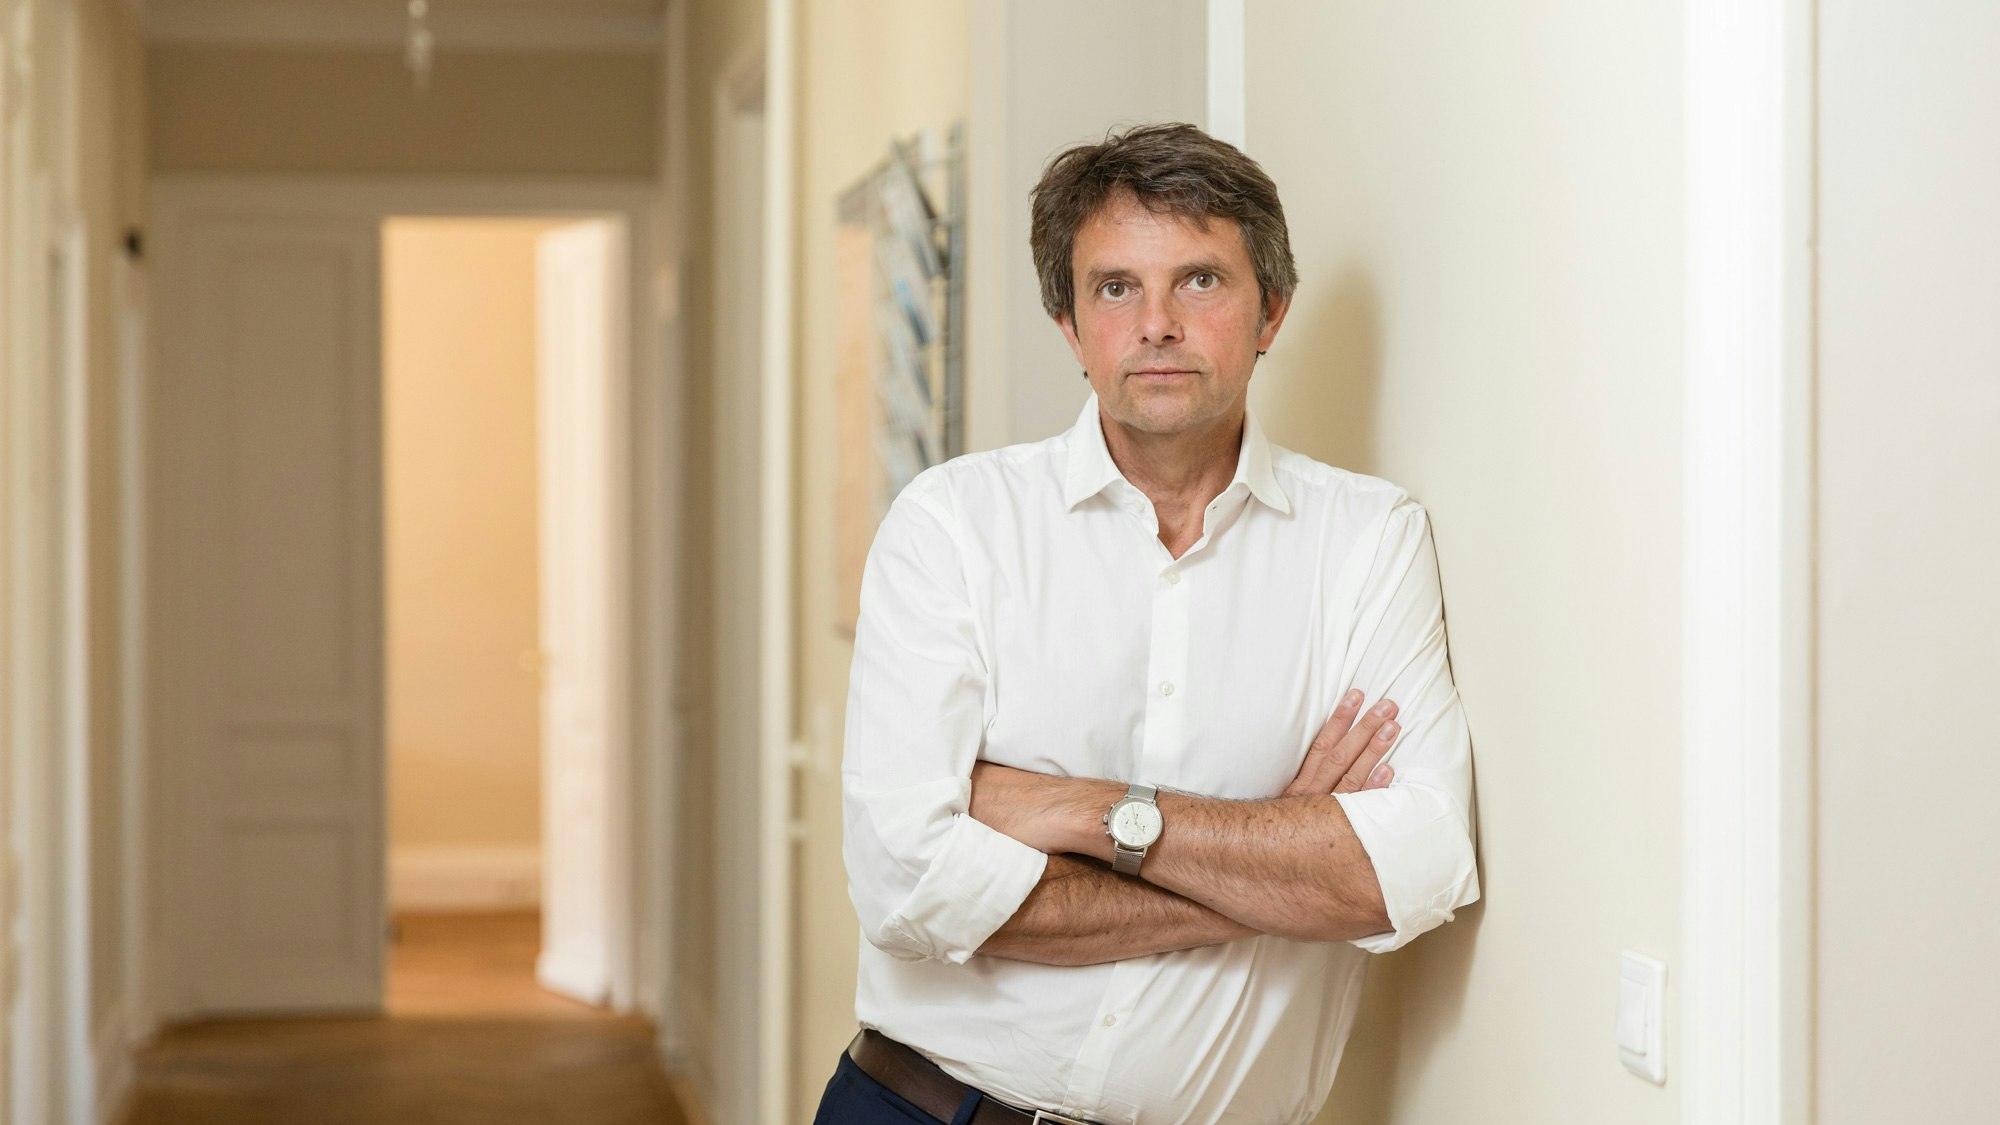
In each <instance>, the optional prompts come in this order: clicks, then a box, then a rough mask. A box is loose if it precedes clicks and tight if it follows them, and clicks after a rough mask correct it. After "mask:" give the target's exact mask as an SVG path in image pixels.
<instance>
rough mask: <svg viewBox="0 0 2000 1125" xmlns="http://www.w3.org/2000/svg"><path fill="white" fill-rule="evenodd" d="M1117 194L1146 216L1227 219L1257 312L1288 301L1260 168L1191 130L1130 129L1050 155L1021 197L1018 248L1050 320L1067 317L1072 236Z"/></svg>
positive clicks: (1283, 255) (1271, 203) (1288, 271)
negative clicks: (1024, 211) (1022, 241)
mask: <svg viewBox="0 0 2000 1125" xmlns="http://www.w3.org/2000/svg"><path fill="white" fill-rule="evenodd" d="M1125 191H1129V192H1131V193H1132V194H1133V195H1135V196H1137V197H1138V199H1139V202H1140V203H1141V204H1143V205H1144V206H1145V207H1147V208H1148V209H1149V210H1152V211H1156V212H1164V213H1167V214H1172V215H1179V216H1182V217H1183V218H1187V219H1192V220H1194V221H1196V222H1203V223H1205V222H1207V221H1208V220H1209V219H1211V218H1224V219H1234V220H1235V221H1236V223H1237V226H1238V228H1239V229H1240V230H1241V231H1242V232H1243V246H1244V249H1246V250H1248V251H1249V252H1250V261H1251V264H1252V265H1253V266H1255V267H1256V271H1257V290H1258V294H1259V296H1260V297H1261V298H1262V300H1261V301H1260V302H1259V315H1260V316H1261V315H1262V313H1263V311H1264V310H1267V309H1269V307H1270V302H1271V298H1272V297H1274V296H1275V297H1280V298H1283V297H1290V296H1291V295H1292V290H1294V289H1296V288H1297V287H1298V284H1299V270H1298V265H1297V263H1296V262H1294V261H1293V259H1292V243H1291V238H1290V236H1289V235H1288V234H1287V233H1286V231H1285V209H1284V207H1283V206H1282V205H1280V204H1279V202H1278V188H1277V185H1276V184H1273V183H1272V182H1271V177H1269V176H1267V175H1265V174H1264V169H1262V168H1260V167H1258V166H1257V162H1256V161H1254V160H1252V159H1250V158H1249V157H1247V156H1245V155H1243V152H1242V150H1241V149H1238V148H1237V147H1236V146H1235V145H1232V144H1230V143H1229V142H1227V141H1218V140H1216V139H1215V138H1214V137H1211V136H1209V135H1208V134H1207V133H1204V132H1202V131H1201V130H1200V129H1197V128H1195V127H1194V126H1192V125H1185V124H1167V125H1139V126H1135V127H1133V128H1131V129H1128V130H1126V131H1125V132H1124V133H1115V132H1113V133H1106V134H1105V135H1104V141H1103V143H1101V144H1092V145H1078V146H1076V147H1075V148H1071V149H1066V150H1064V151H1062V152H1060V153H1057V154H1056V156H1055V158H1054V159H1053V160H1050V161H1049V163H1048V167H1046V168H1044V169H1043V170H1042V179H1041V182H1040V183H1038V184H1036V185H1035V190H1034V192H1033V193H1032V194H1031V195H1030V197H1029V198H1030V200H1031V208H1032V211H1033V225H1032V226H1031V227H1030V228H1029V232H1028V247H1029V249H1030V250H1031V251H1033V253H1034V256H1035V272H1036V273H1037V274H1039V275H1040V277H1041V282H1042V307H1043V308H1044V309H1046V310H1048V314H1049V315H1050V316H1051V317H1061V316H1063V315H1064V314H1065V313H1067V314H1069V315H1070V316H1072V317H1074V316H1075V314H1076V292H1075V283H1074V281H1073V279H1072V278H1071V276H1070V274H1071V264H1072V259H1073V257H1074V255H1075V251H1076V233H1077V231H1079V230H1081V229H1083V225H1084V224H1085V223H1087V222H1089V221H1090V219H1091V217H1092V216H1093V215H1096V214H1097V212H1098V211H1099V210H1101V209H1102V208H1103V207H1104V205H1105V204H1106V203H1107V202H1109V201H1110V200H1111V199H1112V198H1113V197H1114V196H1115V195H1117V194H1118V193H1120V192H1125Z"/></svg>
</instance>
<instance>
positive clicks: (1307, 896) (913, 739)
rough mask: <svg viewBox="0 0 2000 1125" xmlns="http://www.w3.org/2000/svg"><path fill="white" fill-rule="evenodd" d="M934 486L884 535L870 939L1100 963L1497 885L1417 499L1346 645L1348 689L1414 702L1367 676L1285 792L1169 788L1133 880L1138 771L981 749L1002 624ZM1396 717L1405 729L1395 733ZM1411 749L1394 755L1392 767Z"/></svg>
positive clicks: (874, 713)
mask: <svg viewBox="0 0 2000 1125" xmlns="http://www.w3.org/2000/svg"><path fill="white" fill-rule="evenodd" d="M922 483H923V478H919V483H916V484H913V485H912V486H911V487H910V488H907V489H905V491H904V493H903V495H902V496H900V497H899V498H898V500H897V502H896V503H895V504H894V505H893V506H892V509H891V511H890V513H889V515H888V517H887V518H885V520H884V521H883V524H882V526H881V529H880V530H879V531H878V533H877V536H876V543H875V546H874V548H873V549H872V550H871V552H870V555H869V561H868V566H867V568H866V570H865V571H864V577H863V584H862V599H861V600H862V612H861V617H860V624H859V628H858V630H857V634H856V641H855V651H854V665H853V670H852V673H851V681H850V691H849V698H848V715H847V738H846V748H845V755H844V760H843V764H842V772H843V785H844V793H845V800H846V810H847V817H846V832H845V833H844V835H843V847H844V850H845V853H846V859H847V868H848V876H849V893H850V896H851V897H852V899H853V902H854V906H855V911H856V914H857V916H858V918H859V919H860V922H861V925H862V932H863V936H864V937H865V938H866V940H867V941H868V942H869V944H870V945H872V946H874V947H875V948H876V949H878V950H881V951H882V952H884V953H887V954H889V955H890V956H892V957H896V958H899V959H905V960H917V959H935V960H940V961H945V962H948V963H953V964H963V963H965V962H966V961H968V960H970V959H971V958H973V957H974V956H982V955H983V956H987V957H993V958H1001V959H1011V960H1017V961H1037V962H1042V963H1046V964H1091V963H1098V962H1103V961H1111V960H1121V959H1126V958H1130V957H1137V956H1143V955H1146V954H1149V953H1156V952H1165V951H1169V950H1177V949H1187V948H1193V947H1196V946H1203V945H1213V944H1216V943H1219V942H1226V941H1232V940H1236V939H1239V938H1246V937H1252V936H1255V935H1258V934H1272V935H1276V936H1280V937H1285V938H1290V939H1294V940H1305V941H1351V942H1353V943H1354V944H1356V945H1358V946H1360V947H1361V948H1364V949H1368V950H1370V951H1375V952H1381V951H1385V950H1388V949H1393V948H1396V947H1398V946H1400V945H1402V944H1404V943H1406V942H1407V941H1409V940H1411V939H1412V938H1414V937H1415V936H1416V935H1417V934H1419V933H1422V932H1423V931H1425V930H1428V929H1430V928H1432V927H1434V926H1436V925H1437V924H1439V923H1440V922H1442V921H1446V920H1449V919H1450V917H1451V916H1452V915H1451V912H1452V910H1453V909H1455V908H1456V907H1458V906H1461V905H1464V904H1466V903H1469V902H1472V901H1474V900H1476V899H1477V898H1478V896H1479V889H1478V880H1477V874H1476V870H1475V865H1474V860H1473V852H1472V844H1471V830H1470V813H1469V806H1470V797H1471V757H1470V738H1469V736H1468V734H1467V733H1466V730H1465V723H1464V716H1463V712H1462V708H1461V707H1460V705H1459V701H1458V697H1457V692H1456V690H1455V688H1454V687H1453V684H1452V680H1451V673H1450V670H1449V665H1448V662H1447V658H1446V654H1445V646H1444V627H1443V605H1442V598H1441V593H1440V591H1439V588H1438V582H1437V571H1436V561H1435V556H1434V554H1433V553H1432V550H1431V545H1430V534H1429V526H1428V522H1427V520H1425V518H1424V515H1423V512H1422V509H1421V508H1418V507H1416V506H1415V505H1413V504H1405V505H1403V506H1401V507H1399V508H1398V509H1397V510H1396V511H1395V512H1393V513H1391V514H1390V516H1389V517H1388V523H1387V526H1386V527H1385V528H1384V531H1383V533H1382V540H1381V544H1380V546H1379V547H1378V548H1377V549H1376V550H1375V551H1374V552H1373V558H1372V560H1371V566H1370V569H1369V572H1368V574H1367V576H1366V579H1365V581H1364V582H1363V583H1362V593H1361V596H1360V601H1359V603H1358V604H1357V605H1356V607H1355V610H1354V614H1355V624H1354V626H1353V631H1352V633H1351V636H1350V640H1349V645H1350V647H1349V650H1348V651H1347V652H1346V653H1345V654H1335V656H1336V658H1338V659H1339V661H1340V666H1341V676H1342V679H1343V680H1344V681H1345V682H1346V683H1347V684H1352V685H1355V686H1357V687H1362V688H1365V689H1366V690H1368V691H1370V692H1373V693H1375V695H1376V702H1377V704H1378V705H1380V704H1382V703H1385V702H1386V701H1387V700H1388V699H1394V700H1396V701H1397V702H1396V703H1395V704H1390V705H1388V706H1387V707H1386V708H1385V713H1382V714H1377V713H1376V712H1375V711H1374V710H1373V709H1372V708H1371V709H1370V711H1369V712H1368V713H1367V714H1361V713H1360V712H1361V704H1362V702H1363V701H1362V700H1361V699H1360V698H1359V697H1358V696H1357V695H1355V694H1354V693H1350V694H1349V695H1348V696H1347V697H1346V698H1345V699H1343V700H1342V701H1341V703H1340V705H1339V707H1338V708H1337V709H1336V710H1335V712H1334V715H1333V716H1332V717H1331V718H1330V719H1329V720H1328V721H1327V723H1326V725H1325V726H1323V727H1322V728H1321V730H1320V731H1319V733H1318V735H1316V736H1315V738H1314V739H1313V740H1312V743H1311V746H1310V748H1309V750H1308V752H1307V753H1306V755H1305V757H1304V761H1303V763H1302V765H1301V766H1300V768H1299V770H1298V772H1297V775H1296V776H1295V777H1294V779H1293V781H1292V782H1291V783H1290V784H1289V785H1287V786H1286V788H1285V789H1284V791H1283V792H1281V793H1279V794H1277V795H1275V796H1272V797H1268V798H1264V799H1261V800H1226V799H1218V798H1206V797H1198V796H1191V795H1188V794H1183V793H1175V792H1171V791H1168V790H1164V789H1163V790H1162V791H1161V792H1160V795H1159V803H1160V809H1161V813H1162V815H1163V819H1164V821H1165V824H1166V829H1165V832H1164V833H1163V834H1162V836H1161V838H1160V840H1159V841H1158V842H1157V843H1155V844H1154V845H1153V847H1152V849H1151V850H1150V851H1149V853H1148V855H1147V858H1146V861H1145V864H1144V867H1143V868H1142V874H1143V879H1133V878H1130V877H1127V876H1122V875H1116V874H1113V873H1112V872H1110V871H1109V870H1108V860H1109V859H1110V857H1111V841H1110V840H1109V838H1108V837H1106V836H1105V835H1104V828H1103V824H1102V821H1101V817H1102V816H1103V814H1104V812H1105V811H1106V810H1107V809H1109V808H1110V806H1111V804H1112V802H1113V801H1115V800H1116V799H1117V798H1118V797H1120V796H1122V795H1123V792H1124V788H1125V787H1124V783H1123V782H1122V781H1110V780H1097V779H1090V778H1076V777H1055V776H1045V775H1042V774H1038V773H1031V772H1027V771H1023V770H1016V769H1010V768H1007V767H1004V766H1000V765H996V764H994V763H990V762H986V761H982V760H980V753H981V750H982V747H983V744H984V738H983V735H984V728H985V725H986V719H985V715H984V711H983V706H984V703H985V701H986V685H987V684H988V682H989V680H988V676H989V671H990V670H989V669H988V668H987V667H986V665H985V656H984V653H983V638H982V637H981V628H982V627H981V624H980V622H979V621H978V620H976V619H975V616H974V614H973V611H972V606H971V598H970V596H969V594H968V591H967V588H966V584H965V578H964V574H965V570H964V565H963V560H962V559H961V557H960V556H959V554H958V549H959V546H958V545H959V541H960V540H959V536H958V534H956V533H955V532H954V531H953V530H952V527H951V525H952V523H953V522H954V521H955V517H954V516H953V515H951V513H950V502H949V500H948V499H946V498H945V497H943V496H940V495H938V494H937V492H936V491H926V490H924V489H923V488H922V487H921V484H922ZM1391 718H1399V720H1400V721H1399V723H1398V724H1397V725H1399V726H1400V727H1401V729H1400V730H1392V733H1391V735H1390V738H1389V739H1388V740H1387V741H1385V742H1381V743H1379V748H1378V743H1377V741H1375V740H1376V738H1377V736H1378V735H1379V734H1380V733H1381V731H1382V730H1383V729H1384V728H1386V727H1388V726H1389V720H1390V719H1391ZM1391 747H1393V748H1394V749H1395V758H1394V761H1395V769H1394V770H1393V771H1391V770H1389V769H1388V768H1387V767H1386V766H1384V768H1383V769H1382V770H1381V771H1380V773H1379V775H1377V774H1376V773H1375V766H1376V765H1377V764H1378V763H1380V762H1381V759H1382V757H1383V754H1384V753H1386V752H1387V751H1388V750H1389V749H1390V748H1391ZM1392 772H1393V778H1392V777H1391V773H1392ZM1142 780H1147V779H1142ZM1392 780H1393V784H1390V782H1391V781H1392Z"/></svg>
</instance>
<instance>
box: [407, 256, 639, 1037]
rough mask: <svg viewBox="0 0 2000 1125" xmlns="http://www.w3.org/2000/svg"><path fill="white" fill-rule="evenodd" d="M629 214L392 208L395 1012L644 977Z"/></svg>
mask: <svg viewBox="0 0 2000 1125" xmlns="http://www.w3.org/2000/svg"><path fill="white" fill-rule="evenodd" d="M617 226H618V225H617V223H616V222H615V221H614V220H610V219H560V218H540V217H537V218H522V217H502V216H492V217H419V216H411V217H395V218H390V219H388V220H386V221H385V222H384V223H383V225H382V297H383V301H382V316H383V333H382V349H383V355H382V360H383V362H382V373H383V427H384V429H383V465H384V473H383V489H384V492H383V495H384V517H385V518H384V530H385V536H384V582H385V585H384V594H385V596H384V609H385V626H386V628H385V657H386V659H385V684H386V696H385V711H386V721H385V736H386V737H385V743H386V754H387V759H388V761H387V769H386V777H387V780H388V803H389V808H388V818H387V835H388V868H389V870H388V874H389V878H388V887H389V892H388V904H387V905H388V912H389V916H390V922H391V924H390V935H391V940H390V945H389V950H388V953H389V956H388V964H387V974H386V990H385V992H386V996H385V1006H386V1008H387V1010H388V1012H389V1014H391V1015H426V1016H438V1015H445V1016H449V1015H462V1016H475V1015H498V1014H513V1015H528V1014H563V1013H569V1014H580V1013H585V1012H588V1011H590V1010H592V1009H593V1008H594V1007H600V1006H605V1005H608V1004H611V1003H612V1002H614V1001H617V1000H622V996H625V995H629V993H630V989H631V983H630V980H629V968H628V967H627V966H629V953H628V948H627V946H628V944H629V939H626V940H621V935H623V934H627V933H629V929H630V922H629V919H630V917H631V906H630V903H629V902H628V901H625V900H626V897H627V896H628V895H629V887H630V884H629V880H627V879H626V878H625V877H624V875H623V873H624V872H625V871H626V870H628V869H629V868H628V865H629V862H630V857H629V854H628V851H629V848H630V846H631V845H630V841H629V831H628V827H627V825H626V823H625V821H624V818H621V817H620V816H619V815H617V812H616V811H615V808H614V806H616V805H618V803H619V802H618V800H617V799H616V798H617V797H618V796H619V795H622V794H623V793H624V791H625V786H624V784H623V783H622V782H620V781H619V780H618V777H619V776H620V773H619V772H618V771H622V770H623V769H624V768H625V765H624V764H625V763H626V761H627V760H628V752H627V751H626V749H625V743H626V741H627V737H628V736H627V734H626V732H625V724H624V723H623V722H622V716H623V715H624V714H625V712H626V707H625V702H624V700H623V699H622V698H621V691H620V685H621V684H622V682H623V680H624V673H623V670H622V668H621V667H620V666H619V663H620V658H619V655H618V654H619V653H621V652H622V651H623V647H622V646H623V644H624V639H623V637H622V636H621V635H620V632H621V631H620V629H619V627H618V625H617V622H619V621H622V620H627V619H629V618H630V617H631V616H632V612H631V607H630V606H629V605H624V604H619V602H620V598H621V591H623V590H625V589H627V588H628V587H627V584H626V583H624V582H622V581H621V580H620V576H619V574H618V573H617V570H618V567H619V566H620V565H621V564H620V560H621V559H622V558H623V557H624V554H625V550H626V547H625V544H624V543H623V542H622V541H621V539H620V536H621V531H620V528H621V526H622V521H621V520H619V519H618V518H617V517H616V515H615V513H617V512H618V511H619V510H620V509H619V504H620V503H621V502H622V499H621V484H620V482H621V481H622V479H623V478H624V477H625V476H626V475H628V474H629V470H628V469H626V468H624V467H623V466H621V465H618V464H616V463H615V459H616V458H617V457H618V455H619V451H620V449H621V442H620V441H619V440H618V438H617V437H616V432H617V427H618V426H619V424H620V423H621V422H622V420H623V419H622V415H621V414H620V412H619V411H618V410H616V409H615V403H616V401H617V398H618V389H619V383H620V378H619V375H618V369H619V365H621V364H623V363H624V356H623V354H622V349H621V347H620V346H619V344H618V341H620V340H622V339H624V332H625V329H624V317H625V311H624V309H623V308H622V307H621V304H620V293H621V284H620V279H621V278H622V277H623V276H624V270H625V266H624V262H623V259H622V254H621V248H622V246H623V245H624V243H623V236H622V233H621V232H620V231H619V230H618V229H617ZM621 1006H622V1005H621Z"/></svg>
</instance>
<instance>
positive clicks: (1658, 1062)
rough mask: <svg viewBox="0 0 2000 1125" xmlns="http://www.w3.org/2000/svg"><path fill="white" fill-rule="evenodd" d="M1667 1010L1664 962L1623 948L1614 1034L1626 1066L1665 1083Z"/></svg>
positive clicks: (1647, 1078) (1652, 1080)
mask: <svg viewBox="0 0 2000 1125" xmlns="http://www.w3.org/2000/svg"><path fill="white" fill-rule="evenodd" d="M1666 1012H1667V965H1666V962H1664V961H1661V960H1658V959H1657V958H1653V957H1648V956H1646V955H1645V954H1643V953H1634V952H1632V951H1631V950H1629V949H1628V950H1626V951H1625V953H1624V956H1623V958H1622V959H1621V960H1620V963H1619V968H1618V1021H1617V1025H1616V1027H1615V1029H1614V1034H1615V1036H1616V1037H1617V1040H1618V1057H1619V1058H1620V1059H1621V1060H1623V1062H1624V1063H1625V1069H1627V1070H1629V1071H1631V1072H1632V1073H1634V1074H1636V1075H1638V1076H1639V1077H1641V1078H1644V1079H1646V1080H1647V1081H1649V1082H1655V1083H1658V1084H1660V1085H1665V1084H1666V1081H1667V1057H1666V1053H1665V1049H1664V1047H1663V1044H1664V1043H1665V1042H1666V1036H1665V1034H1664V1028H1663V1027H1662V1026H1661V1025H1662V1024H1664V1023H1665V1022H1666Z"/></svg>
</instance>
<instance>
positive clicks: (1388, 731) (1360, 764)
mask: <svg viewBox="0 0 2000 1125" xmlns="http://www.w3.org/2000/svg"><path fill="white" fill-rule="evenodd" d="M1402 729H1403V728H1402V727H1400V726H1398V725H1397V724H1395V723H1392V722H1384V723H1382V724H1381V726H1380V728H1379V729H1377V730H1376V732H1375V736H1374V737H1373V738H1370V739H1369V740H1368V743H1367V745H1366V746H1365V747H1364V748H1363V749H1362V751H1361V754H1360V756H1359V757H1357V758H1356V759H1355V760H1354V764H1353V765H1351V766H1349V767H1348V769H1347V773H1346V774H1345V775H1344V776H1343V777H1341V779H1340V784H1338V785H1336V786H1334V787H1333V791H1334V792H1335V793H1354V792H1357V791H1359V790H1360V789H1361V788H1362V787H1363V786H1364V785H1366V784H1367V782H1368V776H1369V774H1371V773H1373V772H1374V770H1375V766H1376V765H1377V764H1378V763H1379V762H1381V761H1382V758H1383V757H1384V756H1385V755H1387V754H1388V753H1389V748H1390V747H1392V746H1394V745H1395V744H1396V734H1397V732H1399V731H1401V730H1402Z"/></svg>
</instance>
